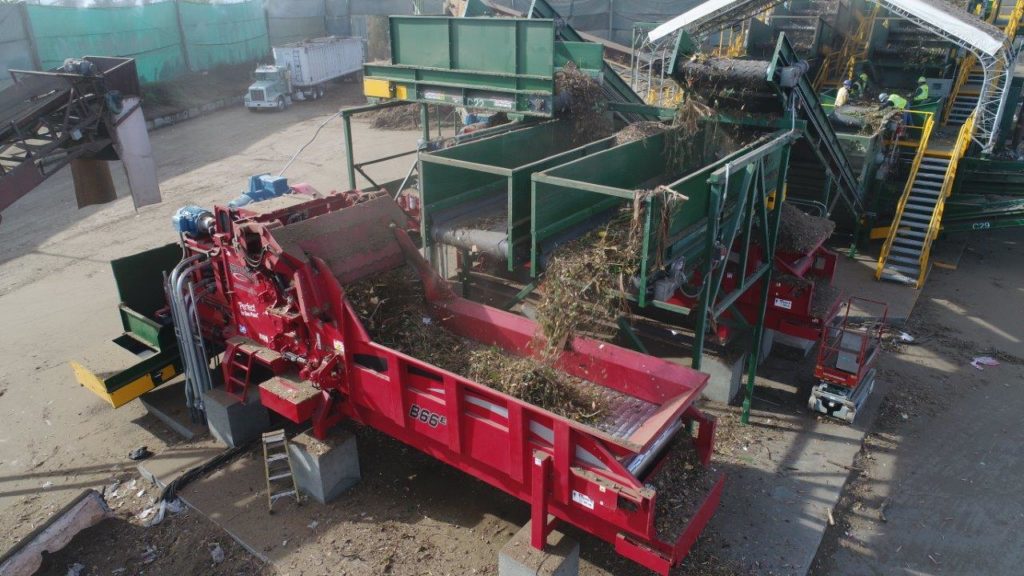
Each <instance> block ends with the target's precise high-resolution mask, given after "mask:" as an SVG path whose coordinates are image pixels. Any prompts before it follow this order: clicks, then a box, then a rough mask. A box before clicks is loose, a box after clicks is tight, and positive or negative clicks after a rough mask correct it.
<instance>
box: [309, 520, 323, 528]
mask: <svg viewBox="0 0 1024 576" xmlns="http://www.w3.org/2000/svg"><path fill="white" fill-rule="evenodd" d="M319 525H320V521H319V520H313V521H312V522H310V523H309V525H308V526H306V527H307V528H309V529H310V530H313V529H315V528H316V527H317V526H319Z"/></svg>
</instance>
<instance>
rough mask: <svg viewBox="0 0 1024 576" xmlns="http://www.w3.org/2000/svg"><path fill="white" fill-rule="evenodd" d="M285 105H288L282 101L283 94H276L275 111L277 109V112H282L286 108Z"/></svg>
mask: <svg viewBox="0 0 1024 576" xmlns="http://www.w3.org/2000/svg"><path fill="white" fill-rule="evenodd" d="M287 106H288V105H287V104H286V103H285V101H284V96H278V97H277V111H278V112H284V109H285V108H286V107H287Z"/></svg>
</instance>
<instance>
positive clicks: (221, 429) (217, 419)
mask: <svg viewBox="0 0 1024 576" xmlns="http://www.w3.org/2000/svg"><path fill="white" fill-rule="evenodd" d="M203 406H204V407H205V408H206V423H207V425H209V426H210V433H212V434H213V437H214V438H216V439H217V440H220V441H221V442H223V443H224V444H227V445H228V446H230V447H231V448H234V447H235V446H238V445H241V444H245V443H246V442H248V441H250V440H255V439H256V438H259V436H260V434H262V433H263V432H266V430H267V429H268V428H270V414H269V413H268V412H267V409H266V408H264V407H263V404H260V393H259V389H258V388H257V387H256V386H252V387H250V388H249V390H248V394H247V395H246V402H244V403H243V402H241V401H240V400H239V399H238V398H236V397H234V396H232V395H230V394H228V393H227V392H225V391H224V389H223V388H214V389H213V390H210V391H209V392H207V393H206V394H204V395H203Z"/></svg>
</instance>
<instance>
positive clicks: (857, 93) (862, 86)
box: [850, 72, 868, 98]
mask: <svg viewBox="0 0 1024 576" xmlns="http://www.w3.org/2000/svg"><path fill="white" fill-rule="evenodd" d="M867 91H868V75H867V73H866V72H861V73H860V76H857V79H856V80H854V81H853V86H852V88H851V91H850V93H851V94H852V95H853V96H854V97H855V98H864V97H865V96H867Z"/></svg>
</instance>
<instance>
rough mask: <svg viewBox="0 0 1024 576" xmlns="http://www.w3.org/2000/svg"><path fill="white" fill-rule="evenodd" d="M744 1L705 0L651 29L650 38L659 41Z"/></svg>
mask: <svg viewBox="0 0 1024 576" xmlns="http://www.w3.org/2000/svg"><path fill="white" fill-rule="evenodd" d="M744 3H746V0H708V1H707V2H703V3H701V4H698V5H696V6H694V7H693V8H690V9H689V10H687V11H686V12H684V13H682V14H680V15H679V16H676V17H675V18H673V19H671V20H669V21H668V22H665V23H664V24H662V25H661V26H658V27H657V28H655V29H654V30H651V33H650V34H648V39H649V40H650V41H651V42H657V41H658V40H661V39H662V38H664V37H665V36H668V35H669V34H672V33H673V32H675V31H676V30H679V29H680V28H685V27H687V26H690V25H692V24H694V23H696V22H699V21H702V20H704V19H705V18H707V17H708V16H713V15H714V14H716V13H718V12H720V11H722V10H724V9H726V8H728V7H729V6H731V5H733V4H744Z"/></svg>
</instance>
